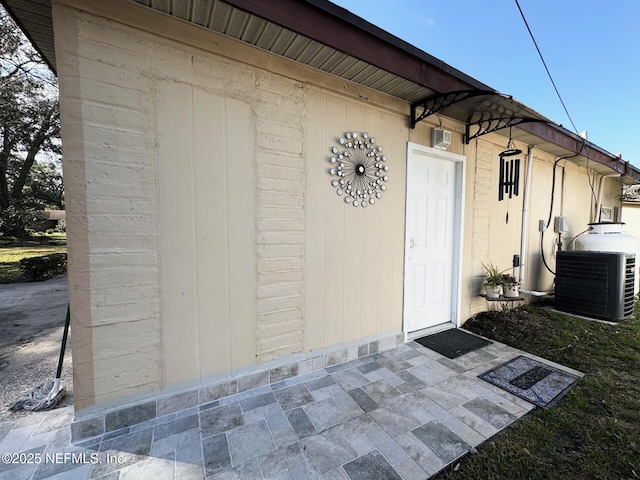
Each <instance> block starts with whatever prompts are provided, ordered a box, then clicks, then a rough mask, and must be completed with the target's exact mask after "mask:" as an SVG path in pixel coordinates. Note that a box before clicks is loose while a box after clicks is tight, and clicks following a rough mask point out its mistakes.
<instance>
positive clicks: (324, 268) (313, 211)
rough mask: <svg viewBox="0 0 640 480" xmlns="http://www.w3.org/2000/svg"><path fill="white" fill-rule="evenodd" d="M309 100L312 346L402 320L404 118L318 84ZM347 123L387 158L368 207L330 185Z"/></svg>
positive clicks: (308, 340) (308, 341) (395, 326)
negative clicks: (382, 188) (384, 184)
mask: <svg viewBox="0 0 640 480" xmlns="http://www.w3.org/2000/svg"><path fill="white" fill-rule="evenodd" d="M307 102H308V109H309V123H308V124H307V132H306V139H307V140H306V147H307V151H308V152H309V155H308V156H307V159H306V161H307V197H306V204H307V208H308V210H307V218H306V235H307V243H306V269H305V290H306V309H305V323H306V325H307V335H306V336H305V349H307V350H310V349H317V348H320V347H322V346H328V345H336V344H341V343H344V342H349V341H353V340H356V339H359V338H366V337H371V336H373V335H377V334H380V333H383V332H389V331H391V330H396V331H398V330H399V329H401V328H402V292H403V289H402V287H403V258H404V204H405V184H406V180H405V179H406V149H407V125H406V118H405V117H403V116H401V115H398V114H396V113H392V112H388V111H385V110H382V109H379V108H374V107H370V106H366V105H364V104H363V103H362V102H357V101H353V100H347V99H345V98H344V97H341V96H338V95H335V94H332V93H327V92H323V91H319V90H317V89H311V90H310V91H309V92H308V95H307ZM347 131H350V132H360V133H361V132H367V133H369V134H370V135H371V136H374V137H375V138H376V141H377V142H378V144H380V145H382V146H383V148H384V151H383V153H384V154H386V155H387V158H388V161H387V163H388V164H389V167H390V168H389V182H388V189H387V190H386V192H383V196H382V198H381V199H380V200H379V201H378V202H376V204H374V205H371V206H369V207H368V208H366V209H365V208H361V207H353V206H351V205H347V204H345V202H344V197H340V196H338V195H337V194H336V189H335V188H333V187H332V186H331V185H330V182H331V177H330V175H329V174H328V170H329V166H330V165H331V164H330V163H329V161H328V160H329V157H330V156H331V152H330V149H331V147H333V146H338V145H339V144H338V139H339V138H340V137H341V136H343V135H344V134H345V132H347ZM334 178H335V177H334Z"/></svg>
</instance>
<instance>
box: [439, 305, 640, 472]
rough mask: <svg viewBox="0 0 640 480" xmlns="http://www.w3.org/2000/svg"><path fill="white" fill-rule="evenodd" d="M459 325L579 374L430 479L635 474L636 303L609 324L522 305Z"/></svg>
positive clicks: (638, 401) (639, 324)
mask: <svg viewBox="0 0 640 480" xmlns="http://www.w3.org/2000/svg"><path fill="white" fill-rule="evenodd" d="M465 328H467V329H469V330H471V331H474V332H476V333H479V334H481V335H484V336H487V337H490V338H492V339H495V340H497V341H499V342H503V343H505V344H507V345H511V346H513V347H516V348H519V349H522V350H524V351H526V352H530V353H532V354H535V355H540V356H541V357H544V358H547V359H549V360H552V361H555V362H558V363H561V364H563V365H566V366H568V367H571V368H574V369H576V370H580V371H581V372H584V373H585V374H586V376H585V378H584V379H582V380H581V381H580V382H579V383H578V384H577V385H576V386H575V387H574V388H573V390H571V391H570V392H569V393H568V394H567V395H566V396H565V397H564V398H563V399H562V400H560V402H558V403H557V404H556V405H555V406H553V407H552V408H550V409H548V410H543V409H540V408H536V409H535V410H534V411H533V412H532V413H530V414H528V415H526V416H525V417H523V419H521V420H520V421H519V422H517V423H516V424H515V425H512V426H511V427H509V428H507V429H506V430H505V431H504V432H503V433H502V434H501V435H499V436H498V437H496V438H495V439H494V440H492V441H490V442H488V443H487V444H485V445H483V446H482V447H481V448H480V449H479V454H477V455H473V456H468V457H466V458H464V459H463V460H462V461H461V462H460V464H459V465H457V466H456V464H454V465H453V466H452V467H450V468H449V469H448V470H447V471H445V472H442V473H441V474H440V475H439V476H438V477H436V478H438V479H439V480H442V479H456V480H457V479H525V478H526V479H563V480H569V479H582V478H584V479H602V480H609V479H610V480H614V479H615V480H619V479H637V478H640V310H639V308H638V305H636V318H634V319H633V320H629V321H624V322H620V323H618V324H616V325H614V326H612V325H606V324H602V323H598V322H591V321H587V320H580V319H576V318H572V317H569V316H565V315H559V314H555V313H553V312H550V311H547V310H546V309H543V308H541V307H535V306H525V307H522V308H520V309H517V310H513V311H511V312H505V313H501V312H487V313H483V314H480V315H478V316H477V317H475V318H474V319H472V320H469V321H468V322H467V323H466V324H465ZM456 468H457V470H455V469H456Z"/></svg>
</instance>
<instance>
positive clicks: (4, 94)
mask: <svg viewBox="0 0 640 480" xmlns="http://www.w3.org/2000/svg"><path fill="white" fill-rule="evenodd" d="M42 156H47V157H48V158H53V161H52V162H50V163H53V165H59V158H60V112H59V106H58V86H57V82H56V79H55V76H54V75H53V73H52V72H51V71H50V70H49V69H48V67H47V66H46V64H45V63H44V61H43V60H42V58H41V57H40V56H39V55H38V53H37V52H36V51H35V50H34V49H33V47H32V46H31V44H30V43H29V41H28V40H27V39H26V37H25V36H24V35H23V34H22V32H21V31H20V30H19V28H18V27H17V26H16V25H15V23H14V22H13V20H12V19H11V18H10V17H9V15H8V14H7V13H6V11H5V10H4V9H3V8H1V7H0V217H3V216H6V215H9V213H11V215H12V216H13V218H14V219H15V212H16V211H22V210H24V209H29V208H34V207H37V206H39V205H38V204H39V203H44V204H48V205H51V206H61V205H62V201H61V197H60V198H59V199H55V200H54V199H53V198H49V197H50V195H49V194H50V193H51V192H50V191H47V193H46V194H45V193H43V192H44V190H46V188H45V187H46V186H47V185H49V186H50V185H51V183H48V181H46V180H45V179H43V174H45V173H47V172H49V173H53V174H55V175H56V176H57V177H58V178H60V175H61V173H60V171H59V169H58V171H57V172H55V169H50V168H48V167H46V166H41V167H39V168H37V169H35V170H34V165H38V163H39V162H38V158H39V157H42ZM34 171H36V175H35V176H34V175H33V172H34ZM54 184H55V179H54ZM57 188H58V186H56V188H54V190H53V191H56V189H57ZM60 188H61V186H60ZM34 194H37V195H39V196H40V197H41V198H40V199H39V198H38V197H35V198H34V197H33V195H34ZM38 200H40V201H38ZM26 217H29V215H26ZM1 228H2V221H1V220H0V229H1Z"/></svg>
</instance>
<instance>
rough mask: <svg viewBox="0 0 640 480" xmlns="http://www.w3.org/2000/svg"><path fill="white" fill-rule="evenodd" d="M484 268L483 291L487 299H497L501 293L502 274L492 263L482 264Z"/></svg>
mask: <svg viewBox="0 0 640 480" xmlns="http://www.w3.org/2000/svg"><path fill="white" fill-rule="evenodd" d="M482 268H484V282H483V285H484V291H485V293H486V294H487V298H499V297H500V294H501V293H502V272H501V271H500V270H499V269H498V267H496V266H495V265H494V264H493V263H489V265H485V264H484V263H483V264H482Z"/></svg>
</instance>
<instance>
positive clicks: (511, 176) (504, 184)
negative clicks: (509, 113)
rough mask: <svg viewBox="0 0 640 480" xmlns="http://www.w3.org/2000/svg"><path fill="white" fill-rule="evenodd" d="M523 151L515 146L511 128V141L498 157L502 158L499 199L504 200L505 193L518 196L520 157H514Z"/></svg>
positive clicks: (506, 218) (510, 196)
mask: <svg viewBox="0 0 640 480" xmlns="http://www.w3.org/2000/svg"><path fill="white" fill-rule="evenodd" d="M521 153H522V150H520V149H518V148H515V145H514V143H513V139H512V138H511V128H509V142H508V143H507V148H506V150H504V151H502V152H500V153H499V154H498V157H499V158H500V180H499V184H498V201H500V202H501V201H502V200H504V198H505V195H509V197H508V198H512V197H513V196H514V195H515V196H518V190H519V185H520V159H519V158H513V157H518V155H520V154H521ZM505 223H509V202H508V200H507V214H506V217H505Z"/></svg>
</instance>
